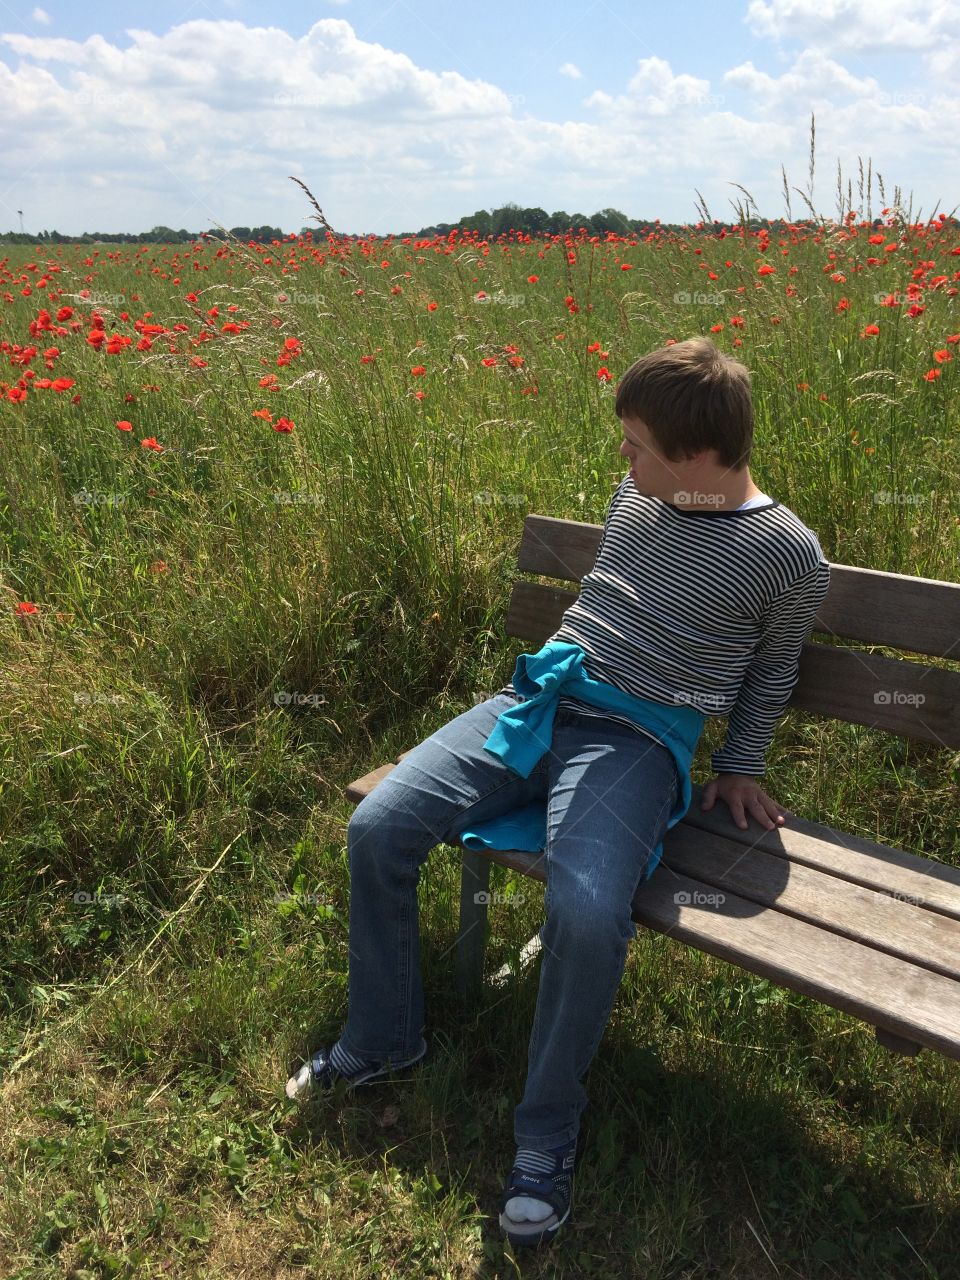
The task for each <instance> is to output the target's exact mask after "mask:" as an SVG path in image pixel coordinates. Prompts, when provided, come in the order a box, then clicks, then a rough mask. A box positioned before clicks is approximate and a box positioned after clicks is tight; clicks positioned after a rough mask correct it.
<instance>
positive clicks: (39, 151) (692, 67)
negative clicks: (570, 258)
mask: <svg viewBox="0 0 960 1280" xmlns="http://www.w3.org/2000/svg"><path fill="white" fill-rule="evenodd" d="M682 16H683V18H684V21H682V22H678V21H677V14H676V12H671V13H663V12H659V11H651V12H649V13H645V14H644V15H643V21H642V22H638V21H637V17H636V15H635V13H634V12H633V10H632V9H631V7H630V5H629V4H628V3H627V0H592V2H591V3H588V5H587V7H586V8H583V6H581V5H579V4H578V5H576V6H574V4H573V3H572V2H571V0H558V3H557V4H551V5H549V6H548V5H547V4H546V3H544V2H543V0H533V3H531V4H530V5H529V6H528V8H527V9H526V10H524V28H523V30H524V32H525V33H526V34H527V35H530V33H533V36H534V38H533V39H517V40H510V39H505V38H504V35H503V33H504V29H506V30H507V31H514V30H516V27H515V21H514V19H515V11H514V8H513V6H508V5H506V4H504V3H502V0H491V3H490V4H488V5H487V6H486V8H485V10H484V20H483V21H482V22H474V23H466V24H464V25H463V26H462V27H453V26H450V25H449V24H444V23H438V22H437V21H436V16H435V14H434V13H433V11H432V10H428V9H427V7H426V6H425V5H424V4H423V3H422V0H396V2H395V3H393V4H391V5H390V6H389V7H388V8H386V9H381V8H380V7H379V6H378V5H375V4H373V3H372V2H371V0H337V3H333V2H332V0H329V2H328V3H327V4H326V5H325V6H320V7H318V9H317V10H315V11H314V12H312V13H311V14H310V16H309V17H307V18H305V17H304V15H303V11H302V9H301V7H299V6H297V5H295V4H294V3H293V0H275V3H274V5H273V6H272V7H271V16H270V19H269V22H268V23H267V24H266V25H261V23H262V20H261V19H260V17H259V11H258V10H257V9H256V8H255V6H254V5H253V4H252V0H193V3H190V4H186V3H185V5H184V7H183V8H182V9H180V10H176V9H175V10H173V11H168V13H167V14H166V15H165V16H164V17H163V18H156V17H147V18H144V17H142V16H138V18H137V21H136V24H135V25H132V24H131V20H130V6H129V5H121V4H120V3H118V0H91V3H90V4H88V5H87V6H85V7H84V8H83V9H82V10H81V9H78V8H77V7H76V6H70V5H68V4H67V3H66V0H53V2H51V3H48V4H46V5H45V6H42V7H41V6H36V7H33V8H32V9H31V8H25V9H23V10H22V11H20V12H16V11H14V10H12V9H10V8H7V9H5V10H4V14H3V19H2V21H0V121H2V123H0V141H2V143H3V145H4V153H5V155H6V156H7V157H8V165H7V172H8V175H11V176H10V177H8V179H7V181H6V183H5V185H4V187H3V189H2V190H0V223H2V224H3V225H5V226H7V227H8V228H9V231H10V232H12V233H14V234H18V233H19V230H20V215H21V211H22V217H23V230H24V234H26V235H28V236H37V235H38V234H39V229H45V230H56V231H57V232H58V233H59V234H61V235H64V236H71V237H76V236H80V235H84V234H90V232H88V231H85V230H84V229H85V228H88V227H92V228H94V229H97V228H103V227H109V228H110V229H111V232H112V233H113V234H122V235H142V234H144V233H145V231H146V230H147V229H148V228H149V227H153V226H166V227H170V228H172V229H179V228H184V229H188V228H191V227H192V226H193V225H195V223H196V222H197V221H202V223H203V225H204V226H205V227H209V228H212V227H214V226H216V225H217V224H220V225H222V226H224V227H231V226H251V227H253V226H255V225H257V224H258V223H260V222H261V221H262V220H263V217H262V213H259V212H258V211H257V209H256V207H255V206H257V205H260V204H262V203H264V202H268V203H269V204H270V205H271V208H272V210H273V213H272V214H271V216H270V217H269V218H268V219H267V222H269V223H270V224H271V225H272V224H275V223H277V224H286V225H289V226H291V227H296V226H299V227H303V226H304V225H305V224H306V223H308V222H309V213H310V209H309V205H308V204H307V202H306V201H305V200H304V198H303V195H302V193H300V192H298V191H296V190H294V186H293V184H292V183H291V182H290V181H289V175H290V174H299V175H301V176H302V177H303V178H304V180H305V181H306V183H307V185H308V186H310V187H311V189H312V190H313V191H314V192H316V194H317V198H318V201H319V204H320V205H321V207H322V208H323V210H324V213H325V214H326V215H327V217H328V218H329V220H330V223H331V225H332V226H334V227H336V228H338V229H339V228H341V227H354V228H355V227H365V228H368V229H367V230H365V231H349V232H348V231H343V232H341V233H340V234H347V235H355V236H367V235H374V236H377V237H380V238H383V237H385V236H387V235H389V234H393V235H398V234H403V233H402V232H398V231H397V230H392V231H391V230H390V229H391V228H398V227H410V228H424V227H431V226H435V225H438V224H441V223H444V224H446V223H447V220H448V219H456V220H457V222H456V223H453V224H452V225H456V224H457V223H463V221H464V220H466V219H468V218H469V217H470V214H469V212H468V211H469V210H471V209H476V210H481V209H495V208H497V207H502V206H503V204H504V203H505V202H506V201H507V200H510V201H511V202H516V203H518V204H520V205H521V206H527V207H531V206H534V207H535V206H540V207H542V208H544V209H545V210H547V211H548V212H549V211H550V210H556V209H567V208H570V206H571V205H574V208H573V209H571V213H572V212H575V211H576V209H577V208H579V209H584V208H589V209H593V210H602V209H605V208H615V209H619V210H629V209H630V208H640V207H642V206H644V205H647V206H648V208H649V206H651V205H655V206H656V214H657V216H658V217H659V218H660V220H661V221H662V222H664V223H668V224H670V225H673V226H681V225H689V224H692V223H694V222H696V221H697V220H698V212H697V210H698V205H699V202H700V200H701V199H702V200H703V201H705V203H706V206H707V208H708V209H709V211H710V215H711V220H713V221H717V222H718V223H720V224H722V225H729V224H730V222H731V217H730V216H729V210H730V209H731V207H732V208H733V209H734V210H735V209H736V202H738V201H740V200H742V199H743V195H742V189H743V188H746V189H747V190H748V191H749V192H750V193H751V195H752V197H753V199H754V200H755V202H756V205H755V207H757V208H758V209H759V208H763V209H766V210H768V211H770V212H768V213H767V214H764V215H759V216H761V217H762V218H766V219H767V220H771V221H772V220H774V218H775V217H781V218H785V219H788V220H793V221H797V218H796V216H795V215H796V212H797V211H798V209H799V208H800V207H802V201H801V198H800V193H801V192H805V193H808V194H809V196H810V197H811V198H812V203H813V204H814V206H815V207H816V208H817V210H819V211H821V212H820V216H821V217H823V216H825V215H826V211H827V210H828V209H832V208H833V206H834V204H835V202H836V194H835V184H836V172H837V168H838V166H839V167H840V170H841V174H842V182H843V183H844V184H847V183H849V182H850V180H851V178H852V179H853V182H854V183H855V184H856V183H857V175H858V170H859V169H860V167H861V166H862V169H863V172H864V174H865V175H867V177H866V181H865V184H864V185H865V191H864V195H863V200H862V203H863V204H864V206H865V207H864V208H863V209H862V211H861V212H862V213H863V215H864V216H865V217H868V218H873V217H874V216H875V215H876V213H877V211H878V210H879V209H880V208H881V207H883V206H889V205H891V204H893V203H895V202H896V198H895V192H896V191H897V190H898V189H902V191H903V197H902V200H901V201H900V203H902V204H903V205H904V206H906V205H907V204H908V203H909V204H910V207H911V208H912V209H916V211H917V213H916V217H917V218H920V217H921V216H922V215H925V216H926V217H927V218H930V217H932V216H933V214H934V213H935V212H936V211H937V210H938V209H939V207H940V205H941V203H943V204H944V205H945V207H946V208H947V209H952V208H955V207H956V204H955V198H954V195H953V193H952V192H951V191H950V190H949V189H948V190H944V189H943V185H944V176H945V175H948V174H954V175H955V174H956V173H958V172H960V165H958V164H956V163H954V164H953V165H951V164H950V163H949V155H950V154H954V156H956V142H955V140H953V139H952V138H951V137H950V135H949V131H948V130H946V129H945V128H944V125H945V122H947V121H949V120H950V119H954V118H956V116H957V113H958V109H960V97H958V94H957V83H958V81H960V38H958V34H957V33H958V32H960V22H958V21H957V16H958V6H957V4H956V0H949V3H948V4H946V5H941V6H937V7H935V8H934V9H932V10H930V9H929V7H928V6H925V5H923V4H921V3H920V2H919V0H898V3H897V4H896V5H894V4H893V3H891V0H876V2H875V3H871V4H868V3H867V0H844V3H842V4H841V3H839V0H838V3H836V4H835V5H834V7H833V8H832V9H824V8H823V6H822V5H819V4H818V3H817V0H740V3H739V4H738V5H737V7H736V10H735V11H734V12H733V14H730V13H727V12H720V11H718V10H716V9H715V7H713V6H710V5H707V4H705V3H697V4H691V5H688V7H687V9H686V10H685V11H684V12H683V15H682ZM554 32H557V33H558V34H556V35H555V34H554ZM918 84H919V85H920V88H917V87H916V86H917V85H918ZM812 115H815V117H816V148H815V157H814V160H815V164H814V175H813V181H812V183H811V182H810V173H809V170H810V119H811V116H812ZM881 180H882V182H883V190H882V191H881V189H880V181H881ZM784 187H786V189H787V192H788V195H789V198H790V199H791V200H792V201H793V208H792V209H788V208H787V207H786V206H785V199H784V194H783V191H784ZM738 188H739V189H738ZM571 192H575V193H576V197H575V200H574V197H573V196H571V194H570V193H571ZM145 209H147V210H149V212H148V213H146V214H145V213H144V210H145ZM773 210H777V211H778V212H777V214H774V213H773ZM627 216H628V217H629V218H631V219H632V220H633V215H632V214H630V213H629V212H628V213H627ZM737 220H738V221H739V219H737ZM138 225H139V226H142V227H144V230H143V231H127V232H124V231H120V230H119V228H121V227H136V226H138ZM448 225H450V224H448ZM293 234H295V233H293ZM409 234H416V232H414V231H413V230H411V232H410V233H409Z"/></svg>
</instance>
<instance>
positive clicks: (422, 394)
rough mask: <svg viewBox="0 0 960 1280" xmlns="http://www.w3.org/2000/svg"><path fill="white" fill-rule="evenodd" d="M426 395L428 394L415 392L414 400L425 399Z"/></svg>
mask: <svg viewBox="0 0 960 1280" xmlns="http://www.w3.org/2000/svg"><path fill="white" fill-rule="evenodd" d="M426 394H427V393H426V392H425V391H415V392H414V393H413V398H414V399H415V400H422V399H423V397H424V396H425V395H426Z"/></svg>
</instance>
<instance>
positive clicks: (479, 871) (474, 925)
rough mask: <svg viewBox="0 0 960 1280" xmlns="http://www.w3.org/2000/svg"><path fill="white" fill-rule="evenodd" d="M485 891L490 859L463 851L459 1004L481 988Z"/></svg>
mask: <svg viewBox="0 0 960 1280" xmlns="http://www.w3.org/2000/svg"><path fill="white" fill-rule="evenodd" d="M489 889H490V859H489V858H485V857H484V856H483V854H481V853H476V852H475V851H474V850H472V849H464V850H463V870H462V872H461V875H460V934H459V936H458V938H457V991H458V993H459V995H460V999H461V1000H463V1001H467V1000H469V999H471V998H475V997H476V996H477V995H478V994H479V992H480V989H481V987H482V985H483V957H484V953H485V952H486V949H487V904H488V902H489ZM477 898H479V899H480V900H479V901H477Z"/></svg>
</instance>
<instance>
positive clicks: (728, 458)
mask: <svg viewBox="0 0 960 1280" xmlns="http://www.w3.org/2000/svg"><path fill="white" fill-rule="evenodd" d="M615 412H616V415H617V417H618V418H621V419H622V418H627V419H630V420H632V421H636V420H639V421H640V423H642V424H643V425H644V426H645V427H646V428H647V429H648V431H649V434H650V437H651V438H652V443H653V444H654V446H655V447H656V449H657V450H658V451H659V452H660V454H662V455H663V457H664V458H665V459H667V461H671V462H682V461H684V460H685V459H689V458H693V457H695V456H696V455H697V454H699V453H702V452H703V451H705V450H709V449H713V450H715V452H716V455H717V462H718V463H719V464H720V465H721V466H723V467H729V468H732V469H733V470H740V469H742V468H743V467H745V466H747V464H748V463H749V461H750V451H751V448H752V445H753V400H752V397H751V394H750V371H749V369H747V368H746V367H745V366H744V365H742V364H740V362H739V361H737V360H734V359H733V357H732V356H728V355H725V354H724V353H723V352H722V351H719V350H718V349H717V348H716V347H715V346H714V345H713V343H712V342H711V341H710V340H709V339H708V338H688V339H687V340H686V342H677V343H674V344H673V346H670V347H659V348H658V349H657V350H656V351H651V352H650V353H649V354H648V355H645V356H641V357H640V359H639V360H636V361H634V363H633V364H632V365H631V366H630V368H629V369H628V370H627V371H626V373H625V374H624V375H623V377H622V378H621V379H620V382H619V384H618V385H617V401H616V407H615Z"/></svg>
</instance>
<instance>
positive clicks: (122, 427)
mask: <svg viewBox="0 0 960 1280" xmlns="http://www.w3.org/2000/svg"><path fill="white" fill-rule="evenodd" d="M117 430H118V431H132V430H133V423H132V422H127V420H126V418H121V419H120V421H119V422H118V423H117Z"/></svg>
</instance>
